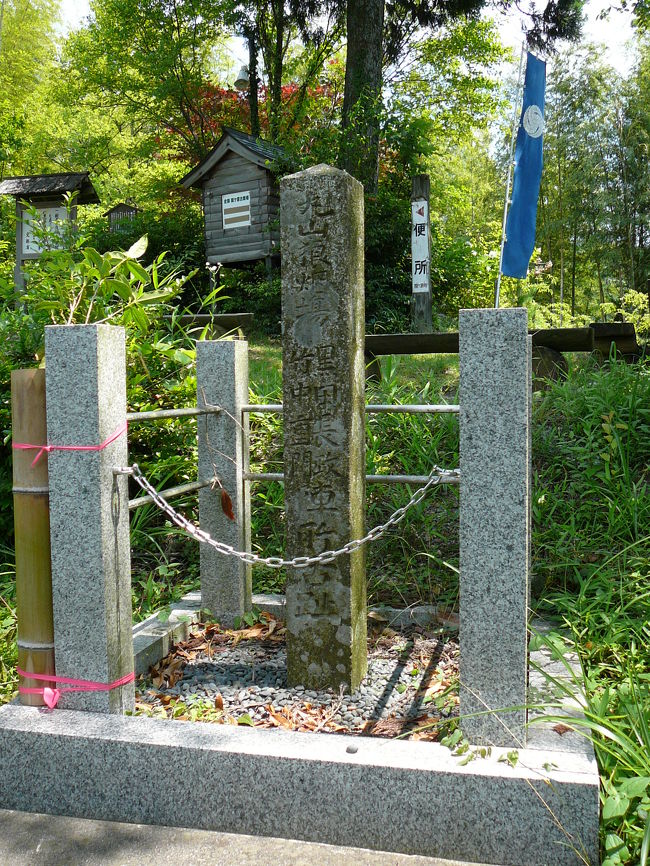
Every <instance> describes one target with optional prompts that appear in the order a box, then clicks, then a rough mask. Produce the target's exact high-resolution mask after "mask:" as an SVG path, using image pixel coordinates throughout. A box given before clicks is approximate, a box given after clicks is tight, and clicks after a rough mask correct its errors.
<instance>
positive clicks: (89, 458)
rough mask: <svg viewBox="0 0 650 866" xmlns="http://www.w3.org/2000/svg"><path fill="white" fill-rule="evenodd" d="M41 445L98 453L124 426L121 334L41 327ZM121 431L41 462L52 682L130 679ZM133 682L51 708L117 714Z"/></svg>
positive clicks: (106, 328) (128, 700) (69, 696)
mask: <svg viewBox="0 0 650 866" xmlns="http://www.w3.org/2000/svg"><path fill="white" fill-rule="evenodd" d="M45 357H46V401H47V435H48V440H49V443H50V444H51V445H63V446H70V445H73V446H79V445H82V446H87V445H90V446H98V445H100V444H102V443H103V442H105V441H106V440H107V439H109V438H110V437H111V436H113V434H116V433H117V432H118V431H120V430H123V428H124V427H125V424H126V362H125V358H126V352H125V344H124V329H123V328H116V327H112V326H111V325H74V326H51V327H47V328H46V329H45ZM127 462H128V454H127V439H126V431H125V430H123V432H122V433H121V434H120V435H118V436H117V438H115V440H114V441H113V442H111V443H110V444H109V445H107V446H106V447H105V448H103V449H102V450H101V451H97V450H95V451H83V450H72V451H58V450H53V451H52V452H51V453H50V455H49V462H48V467H49V478H50V481H49V484H50V533H51V548H52V603H53V610H54V647H55V650H54V651H55V659H56V672H57V675H58V676H63V677H72V678H74V679H82V680H91V681H94V682H100V683H106V684H108V683H112V682H115V681H116V680H118V679H121V678H122V677H123V676H125V675H126V674H129V673H131V672H132V671H133V637H132V631H131V629H132V613H131V560H130V553H131V551H130V542H129V507H128V499H129V497H128V486H127V479H126V477H125V476H116V475H114V473H113V469H114V468H116V467H120V466H126V465H127ZM133 704H134V688H133V683H132V682H131V683H128V684H127V685H124V686H120V687H118V688H115V689H112V690H111V691H97V692H70V691H63V692H62V695H61V699H60V701H59V706H61V707H64V708H66V709H74V710H91V711H94V712H104V713H123V712H125V711H126V710H131V709H133Z"/></svg>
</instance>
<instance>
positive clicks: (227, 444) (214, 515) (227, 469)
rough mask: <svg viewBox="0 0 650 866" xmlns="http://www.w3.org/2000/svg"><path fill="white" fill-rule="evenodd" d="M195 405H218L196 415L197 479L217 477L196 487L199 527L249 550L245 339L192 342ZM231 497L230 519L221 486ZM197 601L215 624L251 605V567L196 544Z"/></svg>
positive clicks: (227, 621) (230, 619)
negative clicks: (217, 409)
mask: <svg viewBox="0 0 650 866" xmlns="http://www.w3.org/2000/svg"><path fill="white" fill-rule="evenodd" d="M196 388H197V405H198V407H199V408H204V407H206V406H219V407H221V408H222V411H221V412H219V413H217V414H209V415H201V416H199V419H198V449H199V479H200V480H204V479H205V480H208V479H210V478H213V477H215V476H216V477H217V478H218V479H219V481H220V483H221V487H219V485H218V484H215V485H214V486H212V487H204V488H203V489H202V490H201V491H199V520H200V523H201V528H202V529H203V530H205V531H206V532H208V533H209V534H210V535H211V536H212V537H213V538H216V539H218V540H219V541H223V542H225V543H226V544H230V545H231V546H232V547H234V548H235V549H236V550H250V492H249V489H250V482H248V481H244V473H245V472H248V447H249V439H248V429H249V428H248V415H247V414H243V415H242V411H241V407H242V406H244V405H246V404H247V403H248V402H249V398H248V343H247V342H246V341H245V340H214V341H211V340H206V341H200V342H197V344H196ZM222 489H223V490H225V491H226V493H227V494H228V496H229V497H230V499H231V500H232V510H233V514H234V520H232V519H230V518H229V517H228V516H227V515H226V514H225V513H224V511H223V508H222V505H221V491H222ZM200 556H201V606H202V607H203V608H205V609H207V610H209V611H210V613H211V614H212V615H213V616H214V617H215V619H216V620H218V621H219V622H220V623H221V624H225V625H229V626H232V624H233V622H234V620H235V617H238V616H239V617H241V616H243V614H244V613H246V612H247V611H249V610H250V609H251V588H252V582H251V567H250V565H246V564H245V563H243V562H241V561H240V560H239V559H236V558H235V557H231V556H223V555H222V554H221V553H217V551H216V550H215V549H214V548H213V547H210V546H209V545H207V544H202V545H201V552H200Z"/></svg>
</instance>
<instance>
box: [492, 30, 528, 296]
mask: <svg viewBox="0 0 650 866" xmlns="http://www.w3.org/2000/svg"><path fill="white" fill-rule="evenodd" d="M524 44H525V43H524V42H522V43H521V53H520V55H519V75H518V77H517V95H516V98H515V105H514V109H513V112H512V130H511V135H510V155H509V157H508V179H507V181H506V197H505V201H504V203H503V222H502V223H501V249H500V251H499V273H498V274H497V278H496V282H495V285H494V308H495V309H498V308H499V296H500V293H501V268H502V267H503V248H504V247H505V243H506V220H507V218H508V204H509V203H510V189H511V186H512V169H513V168H514V153H515V142H516V139H517V121H518V118H519V100H520V96H521V72H522V69H523V66H524Z"/></svg>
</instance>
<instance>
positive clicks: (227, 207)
mask: <svg viewBox="0 0 650 866" xmlns="http://www.w3.org/2000/svg"><path fill="white" fill-rule="evenodd" d="M221 210H222V215H223V227H224V229H240V228H245V227H246V226H249V225H250V224H251V194H250V192H231V193H228V194H227V195H223V196H221Z"/></svg>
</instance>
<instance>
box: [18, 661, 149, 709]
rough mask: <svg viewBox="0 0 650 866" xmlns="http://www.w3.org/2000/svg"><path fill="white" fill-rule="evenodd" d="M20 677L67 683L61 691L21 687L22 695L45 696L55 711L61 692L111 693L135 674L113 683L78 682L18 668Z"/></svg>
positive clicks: (47, 702)
mask: <svg viewBox="0 0 650 866" xmlns="http://www.w3.org/2000/svg"><path fill="white" fill-rule="evenodd" d="M16 672H17V673H18V675H19V676H21V677H23V678H24V679H26V680H40V681H41V682H45V683H66V686H65V687H63V688H61V689H52V688H50V687H49V686H44V687H43V688H33V687H31V686H19V688H18V691H19V692H20V694H22V695H43V700H44V701H45V703H46V704H47V705H48V707H49V708H50V709H51V710H53V709H54V707H55V706H56V705H57V703H58V700H59V698H60V697H61V692H62V691H63V692H110V691H111V690H112V689H117V688H119V687H120V686H125V685H126V684H127V683H130V682H133V680H134V679H135V673H134V672H131V673H130V674H126V675H125V676H123V677H120V679H119V680H115V681H114V682H112V683H97V682H94V681H93V680H76V679H73V678H72V677H59V676H55V675H53V674H29V673H27V672H26V671H24V670H21V668H16Z"/></svg>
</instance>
